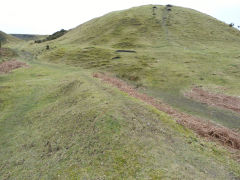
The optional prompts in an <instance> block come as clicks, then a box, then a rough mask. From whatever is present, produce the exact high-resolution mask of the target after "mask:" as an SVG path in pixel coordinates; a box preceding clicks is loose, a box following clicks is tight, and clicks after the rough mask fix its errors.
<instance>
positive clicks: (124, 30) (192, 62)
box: [27, 5, 240, 128]
mask: <svg viewBox="0 0 240 180" xmlns="http://www.w3.org/2000/svg"><path fill="white" fill-rule="evenodd" d="M153 7H154V6H153V5H147V6H141V7H135V8H131V9H128V10H124V11H117V12H113V13H110V14H107V15H105V16H102V17H99V18H96V19H93V20H91V21H89V22H86V23H84V24H82V25H80V26H78V27H76V28H75V29H72V30H70V31H69V32H68V33H66V34H65V35H64V36H62V37H61V38H59V39H57V40H55V41H52V42H47V43H42V44H41V45H34V46H32V45H31V47H30V49H32V53H33V54H35V55H36V56H37V57H38V58H39V59H44V60H48V61H50V62H54V63H66V64H69V65H73V66H81V67H84V68H88V69H89V68H91V69H95V71H103V72H111V73H112V74H113V75H115V76H117V77H119V78H121V79H123V80H126V81H128V82H129V83H131V84H132V85H135V86H136V87H139V88H140V89H142V90H144V92H145V93H147V94H149V95H151V96H154V97H156V98H160V99H163V100H164V101H165V102H167V103H169V104H171V105H172V106H174V107H176V108H178V109H180V110H181V111H185V112H187V113H191V114H193V115H197V116H201V117H203V118H206V119H207V120H210V121H214V122H216V123H219V124H222V125H224V126H227V127H229V128H239V127H240V117H239V115H238V114H236V113H235V112H232V111H231V110H227V109H222V108H217V107H212V106H208V105H207V104H203V103H201V102H196V101H194V100H192V99H189V98H187V97H185V96H184V93H185V91H190V90H191V89H192V88H194V87H203V88H205V89H207V90H209V91H213V92H218V91H220V92H221V93H224V94H228V95H233V96H239V95H240V82H239V73H240V71H239V67H240V64H239V60H240V54H239V48H240V43H239V42H240V32H239V31H238V30H236V29H235V28H231V27H229V26H228V25H227V24H225V23H223V22H220V21H218V20H217V19H215V18H212V17H210V16H208V15H205V14H202V13H200V12H197V11H194V10H192V9H186V8H181V7H175V6H173V7H171V11H169V10H168V9H167V7H166V6H156V7H157V9H156V11H155V15H153V10H152V9H153ZM46 45H49V46H50V50H46ZM27 47H28V46H27ZM119 50H120V51H119ZM122 50H131V51H130V52H122ZM141 87H142V88H141Z"/></svg>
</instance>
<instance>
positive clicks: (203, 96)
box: [185, 87, 240, 113]
mask: <svg viewBox="0 0 240 180" xmlns="http://www.w3.org/2000/svg"><path fill="white" fill-rule="evenodd" d="M185 96H187V97H190V98H191V99H194V100H197V101H200V102H203V103H206V104H208V105H211V106H218V107H222V108H226V109H230V110H232V111H235V112H237V113H240V98H238V97H233V96H227V95H224V94H219V93H218V94H217V93H211V92H208V91H206V90H203V89H202V88H198V87H195V88H193V89H192V90H191V91H190V92H186V93H185Z"/></svg>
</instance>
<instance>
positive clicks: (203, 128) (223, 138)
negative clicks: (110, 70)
mask: <svg viewBox="0 0 240 180" xmlns="http://www.w3.org/2000/svg"><path fill="white" fill-rule="evenodd" d="M93 77H95V78H99V79H101V80H102V81H104V82H106V83H108V84H111V85H113V86H115V87H117V88H119V89H120V90H121V91H123V92H126V93H127V94H129V95H130V96H132V97H135V98H138V99H141V100H142V101H144V102H146V103H148V104H150V105H152V106H154V107H156V108H157V109H159V110H160V111H163V112H165V113H167V114H169V115H170V116H172V117H173V118H174V119H175V120H176V121H177V122H178V123H179V124H181V125H183V126H185V127H187V128H189V129H192V130H193V131H195V132H196V133H197V134H199V135H200V136H202V137H206V138H208V139H211V140H214V141H218V142H220V143H221V144H223V145H225V146H228V147H231V148H234V149H238V150H240V134H239V133H237V132H234V131H233V130H231V129H228V128H225V127H223V126H220V125H216V124H213V123H211V122H207V121H206V120H204V119H200V118H197V117H194V116H192V115H189V114H186V113H182V112H178V111H177V110H175V109H173V108H172V107H170V106H169V105H167V104H165V103H162V102H160V101H159V100H156V99H154V98H153V97H150V96H148V95H146V94H142V93H139V92H137V90H136V89H134V88H133V87H131V86H129V85H128V84H127V83H125V82H124V81H122V80H120V79H117V78H115V77H110V76H107V75H105V74H100V73H95V74H94V75H93Z"/></svg>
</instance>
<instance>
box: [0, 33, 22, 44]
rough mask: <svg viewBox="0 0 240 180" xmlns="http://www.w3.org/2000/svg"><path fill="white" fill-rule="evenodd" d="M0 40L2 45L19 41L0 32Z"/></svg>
mask: <svg viewBox="0 0 240 180" xmlns="http://www.w3.org/2000/svg"><path fill="white" fill-rule="evenodd" d="M0 40H1V42H2V43H11V42H18V41H20V39H18V38H16V37H14V36H12V35H9V34H6V33H4V32H2V31H0Z"/></svg>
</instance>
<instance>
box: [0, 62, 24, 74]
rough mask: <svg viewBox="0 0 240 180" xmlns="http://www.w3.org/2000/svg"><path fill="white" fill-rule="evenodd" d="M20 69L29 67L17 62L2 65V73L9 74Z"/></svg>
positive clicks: (0, 66)
mask: <svg viewBox="0 0 240 180" xmlns="http://www.w3.org/2000/svg"><path fill="white" fill-rule="evenodd" d="M20 67H27V64H26V63H23V62H19V61H16V60H11V61H5V62H3V63H1V64H0V73H8V72H10V71H12V70H14V69H17V68H20Z"/></svg>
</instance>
